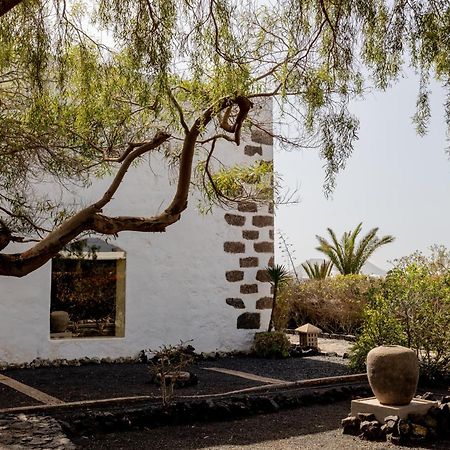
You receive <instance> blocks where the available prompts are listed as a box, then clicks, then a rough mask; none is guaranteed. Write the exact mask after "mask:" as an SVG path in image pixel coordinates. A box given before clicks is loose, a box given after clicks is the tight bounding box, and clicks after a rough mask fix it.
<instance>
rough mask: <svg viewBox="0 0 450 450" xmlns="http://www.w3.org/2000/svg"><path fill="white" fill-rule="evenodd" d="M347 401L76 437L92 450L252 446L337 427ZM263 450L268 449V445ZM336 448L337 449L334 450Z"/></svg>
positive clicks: (347, 404)
mask: <svg viewBox="0 0 450 450" xmlns="http://www.w3.org/2000/svg"><path fill="white" fill-rule="evenodd" d="M349 408H350V403H349V401H344V402H337V403H335V404H334V405H332V406H330V405H317V406H312V407H304V408H298V409H294V410H289V411H281V412H278V413H275V414H265V415H259V416H253V417H249V418H246V419H241V420H235V421H229V422H214V423H203V424H197V425H189V426H171V427H160V428H155V429H150V430H143V431H129V432H123V433H111V434H102V435H97V436H94V437H89V438H78V439H76V440H75V442H76V443H77V444H78V445H80V446H81V448H89V449H93V450H106V449H114V450H116V449H117V450H120V449H123V450H125V449H126V450H131V449H186V450H188V449H202V448H208V447H214V446H223V445H225V446H231V445H253V444H257V443H264V442H270V441H274V440H280V439H287V438H290V437H295V436H299V435H306V434H311V433H321V432H324V431H327V430H335V429H338V428H339V427H340V421H341V419H342V418H343V417H346V416H347V414H348V412H349ZM266 448H271V447H270V446H268V447H266ZM335 448H336V449H337V448H339V447H335Z"/></svg>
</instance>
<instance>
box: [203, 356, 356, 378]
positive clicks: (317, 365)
mask: <svg viewBox="0 0 450 450" xmlns="http://www.w3.org/2000/svg"><path fill="white" fill-rule="evenodd" d="M200 367H223V368H226V369H231V370H239V371H242V372H249V373H253V374H258V375H260V376H263V377H269V378H277V379H280V380H284V381H297V380H307V379H311V378H321V377H331V376H339V375H347V374H348V373H349V370H348V367H347V360H345V359H342V358H340V357H330V356H308V357H303V358H286V359H277V360H273V359H261V358H252V357H234V358H223V359H218V360H216V361H211V362H202V363H201V364H200Z"/></svg>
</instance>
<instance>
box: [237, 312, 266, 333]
mask: <svg viewBox="0 0 450 450" xmlns="http://www.w3.org/2000/svg"><path fill="white" fill-rule="evenodd" d="M260 326H261V316H260V315H259V313H249V312H246V313H243V314H241V315H240V316H239V317H238V318H237V328H239V329H245V330H258V329H259V328H260Z"/></svg>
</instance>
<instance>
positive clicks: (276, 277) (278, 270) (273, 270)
mask: <svg viewBox="0 0 450 450" xmlns="http://www.w3.org/2000/svg"><path fill="white" fill-rule="evenodd" d="M266 271H267V274H268V275H269V278H270V283H271V284H272V286H273V299H272V311H271V313H270V320H269V328H268V330H267V331H272V327H273V326H274V324H273V317H274V311H275V307H276V303H277V294H278V286H279V285H280V284H281V283H283V282H284V281H286V280H288V279H289V272H288V271H287V270H286V268H285V267H284V266H282V265H280V264H277V265H275V266H274V267H267V269H266Z"/></svg>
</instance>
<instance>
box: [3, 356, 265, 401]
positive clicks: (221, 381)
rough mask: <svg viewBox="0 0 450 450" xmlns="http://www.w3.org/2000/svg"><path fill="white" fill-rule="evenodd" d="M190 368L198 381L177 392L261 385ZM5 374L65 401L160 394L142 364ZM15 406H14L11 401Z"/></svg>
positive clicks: (206, 391) (216, 390) (185, 392)
mask: <svg viewBox="0 0 450 450" xmlns="http://www.w3.org/2000/svg"><path fill="white" fill-rule="evenodd" d="M190 371H191V372H193V373H195V375H197V377H198V380H199V381H198V384H197V385H195V386H191V387H185V388H180V389H177V390H176V393H177V395H199V394H211V393H216V392H227V391H232V390H235V389H244V388H247V387H252V386H258V385H260V384H261V383H258V382H254V381H250V380H245V379H243V378H238V377H234V376H231V375H225V374H221V373H217V372H211V371H206V370H203V369H200V368H197V367H193V368H192V369H190ZM5 375H7V376H9V377H11V378H14V379H16V380H18V381H21V382H22V383H25V384H28V385H29V386H32V387H34V388H36V389H39V390H41V391H43V392H45V393H47V394H50V395H52V396H54V397H56V398H59V399H61V400H64V401H66V402H72V401H81V400H96V399H105V398H115V397H132V396H139V395H154V396H159V395H160V390H159V386H157V385H155V384H152V383H150V372H149V369H148V366H147V365H145V364H100V365H86V366H79V367H54V368H51V367H44V368H37V369H20V370H11V371H8V372H6V373H5ZM29 404H30V403H29ZM0 406H3V407H9V406H12V405H11V403H8V402H5V401H4V400H3V398H1V397H0ZM14 406H16V405H15V404H14Z"/></svg>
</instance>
